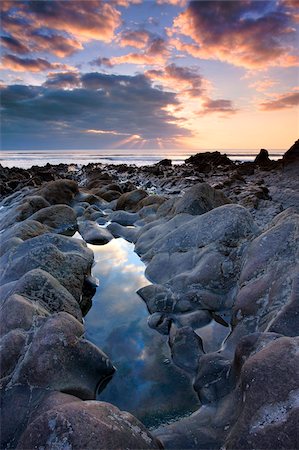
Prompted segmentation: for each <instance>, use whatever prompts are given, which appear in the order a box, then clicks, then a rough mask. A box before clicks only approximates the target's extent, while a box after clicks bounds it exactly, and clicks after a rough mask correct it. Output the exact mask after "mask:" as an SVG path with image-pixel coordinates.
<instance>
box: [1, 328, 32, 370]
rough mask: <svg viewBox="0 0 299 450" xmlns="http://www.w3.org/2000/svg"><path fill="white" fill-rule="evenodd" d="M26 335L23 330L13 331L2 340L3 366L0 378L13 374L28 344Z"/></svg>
mask: <svg viewBox="0 0 299 450" xmlns="http://www.w3.org/2000/svg"><path fill="white" fill-rule="evenodd" d="M26 337H27V336H26V333H25V332H24V331H23V330H20V329H19V330H11V331H9V332H8V333H7V334H5V336H3V337H2V338H1V339H0V352H1V366H0V378H1V379H2V378H4V377H7V376H8V375H10V374H11V372H13V370H14V368H15V366H16V364H17V362H18V360H19V358H20V356H21V354H22V352H23V348H24V346H25V343H26Z"/></svg>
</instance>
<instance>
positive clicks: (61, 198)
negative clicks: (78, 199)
mask: <svg viewBox="0 0 299 450" xmlns="http://www.w3.org/2000/svg"><path fill="white" fill-rule="evenodd" d="M78 192H79V190H78V184H77V183H76V181H73V180H56V181H50V182H49V183H46V184H44V185H43V186H42V187H41V188H40V189H38V190H37V191H36V193H37V194H38V195H41V196H42V197H43V198H44V199H46V200H47V201H48V202H49V203H50V204H51V205H57V204H66V205H69V204H70V203H71V202H72V200H73V199H74V197H75V196H76V195H77V194H78Z"/></svg>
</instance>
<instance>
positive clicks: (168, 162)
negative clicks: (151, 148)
mask: <svg viewBox="0 0 299 450" xmlns="http://www.w3.org/2000/svg"><path fill="white" fill-rule="evenodd" d="M157 165H159V166H164V167H171V166H172V161H171V159H162V160H161V161H159V162H158V163H157Z"/></svg>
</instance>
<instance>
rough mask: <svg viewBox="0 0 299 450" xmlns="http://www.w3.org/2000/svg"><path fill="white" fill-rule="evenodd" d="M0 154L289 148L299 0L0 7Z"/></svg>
mask: <svg viewBox="0 0 299 450" xmlns="http://www.w3.org/2000/svg"><path fill="white" fill-rule="evenodd" d="M1 15H2V18H1V75H0V89H1V104H2V106H1V148H2V149H3V150H21V149H22V150H38V149H40V150H51V149H62V150H63V149H81V150H84V149H99V150H101V149H125V148H126V149H127V148H129V149H136V150H138V149H139V150H140V152H141V153H142V149H186V151H190V150H200V149H219V150H221V149H231V150H237V149H260V148H267V149H269V150H271V149H272V150H273V149H287V148H289V147H290V146H291V145H292V144H293V142H294V141H295V140H296V139H297V138H298V132H299V112H298V103H299V71H298V64H299V57H298V42H299V39H298V24H299V2H298V1H294V0H277V1H276V0H271V1H263V0H259V1H251V0H238V1H230V0H221V1H217V0H208V1H191V2H188V1H187V0H146V1H142V0H109V1H105V0H51V1H50V0H43V1H40V0H34V1H6V0H3V1H2V3H1Z"/></svg>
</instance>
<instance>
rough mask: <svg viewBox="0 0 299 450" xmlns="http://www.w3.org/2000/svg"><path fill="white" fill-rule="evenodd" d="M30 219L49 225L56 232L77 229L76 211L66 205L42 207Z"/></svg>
mask: <svg viewBox="0 0 299 450" xmlns="http://www.w3.org/2000/svg"><path fill="white" fill-rule="evenodd" d="M30 219H31V220H36V221H38V222H40V223H42V224H43V225H46V226H48V227H50V228H51V229H52V230H53V231H55V232H56V233H64V232H66V231H69V232H71V231H76V229H77V217H76V213H75V211H74V210H73V208H71V207H70V206H67V205H53V206H49V207H48V208H43V209H41V210H39V211H37V212H36V213H35V214H33V215H32V216H31V217H30Z"/></svg>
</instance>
